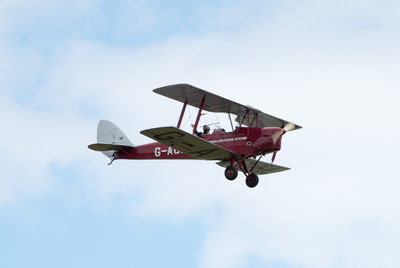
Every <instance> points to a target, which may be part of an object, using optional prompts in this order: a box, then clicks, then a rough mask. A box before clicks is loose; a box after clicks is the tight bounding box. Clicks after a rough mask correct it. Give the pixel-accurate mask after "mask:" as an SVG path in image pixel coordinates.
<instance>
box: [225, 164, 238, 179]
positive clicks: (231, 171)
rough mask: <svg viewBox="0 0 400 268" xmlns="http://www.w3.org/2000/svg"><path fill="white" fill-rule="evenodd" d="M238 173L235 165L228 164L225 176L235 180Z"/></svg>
mask: <svg viewBox="0 0 400 268" xmlns="http://www.w3.org/2000/svg"><path fill="white" fill-rule="evenodd" d="M237 175H238V171H237V169H236V168H235V167H233V166H227V167H226V169H225V177H226V178H227V179H228V180H230V181H233V180H234V179H236V177H237Z"/></svg>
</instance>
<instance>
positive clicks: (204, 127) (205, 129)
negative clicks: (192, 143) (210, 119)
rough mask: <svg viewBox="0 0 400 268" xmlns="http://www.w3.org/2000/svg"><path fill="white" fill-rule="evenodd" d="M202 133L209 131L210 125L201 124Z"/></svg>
mask: <svg viewBox="0 0 400 268" xmlns="http://www.w3.org/2000/svg"><path fill="white" fill-rule="evenodd" d="M203 133H204V134H208V133H210V127H209V126H207V125H204V126H203Z"/></svg>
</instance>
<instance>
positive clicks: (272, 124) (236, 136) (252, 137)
mask: <svg viewBox="0 0 400 268" xmlns="http://www.w3.org/2000/svg"><path fill="white" fill-rule="evenodd" d="M153 91H154V92H155V93H157V94H160V95H162V96H165V97H168V98H171V99H174V100H176V101H179V102H181V103H183V107H182V110H181V113H180V116H179V119H178V123H177V125H176V127H174V126H167V127H157V128H152V129H146V130H142V131H141V132H140V133H141V134H143V135H145V136H147V137H149V138H151V139H153V140H155V142H152V143H149V144H145V145H139V146H134V145H133V144H132V143H131V142H130V141H129V139H128V138H127V137H126V135H125V134H124V133H123V132H122V131H121V130H120V129H119V128H118V127H117V126H116V125H114V124H113V123H111V122H110V121H107V120H101V121H100V122H99V124H98V126H97V143H95V144H91V145H89V146H88V147H89V148H90V149H92V150H94V151H100V152H102V153H104V154H105V155H106V156H107V157H109V158H111V162H110V163H109V164H111V163H112V162H113V161H114V160H117V159H200V160H216V161H218V162H217V164H218V165H219V166H221V167H224V168H225V177H226V178H227V179H228V180H234V179H236V177H237V175H238V171H241V172H242V173H243V174H244V175H245V177H246V184H247V186H248V187H250V188H253V187H255V186H257V184H258V181H259V179H258V175H263V174H269V173H275V172H280V171H285V170H288V169H289V168H287V167H282V166H278V165H275V164H273V162H274V160H275V156H276V153H277V152H278V151H279V150H280V149H281V141H282V136H283V135H284V134H285V133H286V132H288V131H291V130H295V129H299V128H301V127H300V126H298V125H296V124H294V123H290V122H288V121H286V120H282V119H279V118H277V117H274V116H271V115H268V114H265V113H263V112H261V111H260V110H258V109H255V108H253V107H250V106H245V105H242V104H239V103H236V102H234V101H231V100H228V99H225V98H223V97H220V96H217V95H215V94H213V93H210V92H207V91H205V90H202V89H199V88H196V87H194V86H191V85H188V84H176V85H170V86H165V87H160V88H157V89H154V90H153ZM187 105H190V106H193V107H195V108H197V109H198V112H197V116H196V119H195V121H194V123H193V124H192V126H193V131H192V133H188V132H186V131H184V130H182V129H180V127H181V123H182V118H183V116H184V114H185V110H186V107H187ZM203 111H208V112H212V113H226V114H227V115H228V118H229V121H230V126H231V128H232V129H231V131H225V130H224V129H223V128H218V129H215V130H214V131H213V132H212V133H210V132H209V127H204V132H198V131H197V128H198V127H199V126H198V125H199V120H200V117H201V116H202V115H203V114H202V112H203ZM232 116H235V119H234V122H232V121H233V120H232ZM227 120H228V119H227ZM234 125H235V127H234ZM270 153H271V154H272V159H271V163H267V162H262V161H260V159H261V157H262V156H264V155H266V154H270Z"/></svg>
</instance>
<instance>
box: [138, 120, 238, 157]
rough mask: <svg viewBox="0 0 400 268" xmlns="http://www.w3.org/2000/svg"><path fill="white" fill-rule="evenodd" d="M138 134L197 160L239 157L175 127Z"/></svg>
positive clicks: (147, 130) (148, 130) (149, 130)
mask: <svg viewBox="0 0 400 268" xmlns="http://www.w3.org/2000/svg"><path fill="white" fill-rule="evenodd" d="M140 133H141V134H143V135H145V136H147V137H149V138H152V139H153V140H156V141H158V142H160V143H162V144H165V145H167V146H170V147H172V148H174V149H177V150H179V151H181V152H182V153H184V154H187V155H190V156H192V157H193V158H197V159H205V160H229V159H231V158H232V157H235V158H238V157H239V155H237V154H235V153H234V152H232V151H229V150H227V149H224V148H222V147H220V146H218V145H215V144H213V143H211V142H208V141H206V140H204V139H202V138H199V137H197V136H194V135H192V134H189V133H187V132H185V131H183V130H181V129H179V128H176V127H159V128H152V129H146V130H143V131H141V132H140Z"/></svg>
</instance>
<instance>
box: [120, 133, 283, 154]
mask: <svg viewBox="0 0 400 268" xmlns="http://www.w3.org/2000/svg"><path fill="white" fill-rule="evenodd" d="M280 131H281V129H280V128H277V127H263V128H261V127H240V128H237V129H236V130H235V131H233V132H224V131H221V130H215V131H214V132H213V133H212V134H208V135H201V136H200V137H201V138H203V139H204V140H207V141H209V142H211V143H213V144H215V145H218V146H220V147H222V148H225V149H227V150H230V151H232V152H234V153H236V154H238V155H241V156H246V157H252V156H257V155H261V154H267V153H271V152H275V151H279V150H280V149H281V137H279V139H278V140H276V141H275V143H274V141H273V138H272V136H273V134H274V133H277V132H280ZM115 159H193V157H191V156H189V155H186V154H184V153H181V152H180V151H178V150H176V149H174V148H171V147H168V146H166V145H164V144H162V143H159V142H153V143H149V144H144V145H139V146H135V147H134V148H132V149H129V150H125V151H119V152H118V153H117V154H116V156H115ZM215 160H219V159H215Z"/></svg>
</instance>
